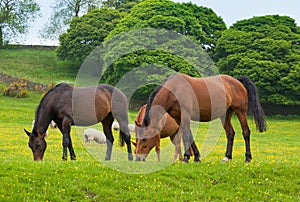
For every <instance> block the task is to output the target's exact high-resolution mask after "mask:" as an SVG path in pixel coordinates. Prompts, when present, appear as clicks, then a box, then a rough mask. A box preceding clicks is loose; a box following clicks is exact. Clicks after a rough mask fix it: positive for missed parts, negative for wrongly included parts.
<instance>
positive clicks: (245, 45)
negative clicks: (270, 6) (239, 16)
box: [214, 15, 300, 104]
mask: <svg viewBox="0 0 300 202" xmlns="http://www.w3.org/2000/svg"><path fill="white" fill-rule="evenodd" d="M214 59H215V61H216V62H217V66H218V67H219V68H220V72H221V73H226V74H230V75H232V76H234V77H238V76H241V75H247V76H248V77H250V78H251V79H252V80H253V81H254V82H255V83H256V85H257V87H258V89H259V93H260V98H261V100H262V102H264V103H276V104H300V27H298V26H297V25H296V23H295V21H294V19H292V18H290V17H287V16H278V15H269V16H261V17H253V18H251V19H247V20H242V21H238V22H236V23H235V24H233V25H232V26H231V27H230V28H229V29H228V30H226V31H224V32H223V35H222V37H221V38H220V39H219V41H218V43H217V46H216V49H215V50H214Z"/></svg>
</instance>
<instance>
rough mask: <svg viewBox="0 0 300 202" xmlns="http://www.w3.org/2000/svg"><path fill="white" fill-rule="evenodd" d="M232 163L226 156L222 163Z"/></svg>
mask: <svg viewBox="0 0 300 202" xmlns="http://www.w3.org/2000/svg"><path fill="white" fill-rule="evenodd" d="M229 161H230V159H229V158H228V157H227V156H225V157H224V158H223V159H222V163H227V162H229Z"/></svg>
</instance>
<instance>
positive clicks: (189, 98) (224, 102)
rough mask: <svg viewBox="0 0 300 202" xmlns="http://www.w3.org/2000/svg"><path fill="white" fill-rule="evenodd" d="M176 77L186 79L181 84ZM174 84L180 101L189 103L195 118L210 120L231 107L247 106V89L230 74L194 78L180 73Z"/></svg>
mask: <svg viewBox="0 0 300 202" xmlns="http://www.w3.org/2000/svg"><path fill="white" fill-rule="evenodd" d="M176 77H179V78H183V79H184V80H183V81H181V85H178V84H179V83H180V82H178V81H180V79H176ZM172 85H174V88H175V90H174V92H175V96H176V97H177V98H178V99H181V100H180V101H179V102H181V104H183V105H184V104H187V105H189V107H187V108H189V109H190V110H191V111H190V113H191V114H192V117H193V119H194V120H197V119H200V120H201V121H210V120H212V119H215V118H218V117H220V116H222V115H223V114H225V113H226V111H227V110H228V108H229V107H240V108H243V109H244V108H245V107H246V108H247V100H248V99H247V90H246V89H245V87H244V86H243V85H242V84H241V83H240V82H239V81H238V80H237V79H235V78H233V77H231V76H229V75H224V74H222V75H217V76H210V77H204V78H194V77H190V76H188V75H185V74H178V75H176V76H175V77H174V81H173V83H172ZM246 110H247V109H246Z"/></svg>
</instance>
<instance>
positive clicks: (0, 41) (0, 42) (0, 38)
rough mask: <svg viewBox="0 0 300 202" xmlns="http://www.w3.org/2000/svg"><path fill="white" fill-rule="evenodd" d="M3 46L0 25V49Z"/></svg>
mask: <svg viewBox="0 0 300 202" xmlns="http://www.w3.org/2000/svg"><path fill="white" fill-rule="evenodd" d="M2 48H3V32H2V27H0V49H2Z"/></svg>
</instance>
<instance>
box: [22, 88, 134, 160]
mask: <svg viewBox="0 0 300 202" xmlns="http://www.w3.org/2000/svg"><path fill="white" fill-rule="evenodd" d="M114 119H117V121H118V122H119V124H120V140H121V143H122V145H123V144H124V141H125V143H126V144H127V151H128V159H129V160H132V159H133V156H132V150H131V144H130V133H129V130H128V126H127V125H128V105H127V98H126V96H125V95H124V93H123V92H121V91H120V90H119V89H117V88H115V87H113V86H110V85H106V84H100V85H97V86H90V87H73V86H71V85H69V84H65V83H61V84H58V85H56V86H55V87H54V88H52V89H51V90H49V91H48V92H47V93H46V94H45V96H44V97H43V98H42V100H41V101H40V104H39V106H38V107H37V110H36V113H35V122H34V126H33V129H32V132H28V131H27V130H25V129H24V130H25V132H26V133H27V135H28V136H29V143H28V145H29V147H30V148H31V150H32V152H33V157H34V160H42V159H43V157H44V152H45V150H46V146H47V144H46V141H45V133H46V131H47V128H48V126H49V123H50V122H51V120H53V121H54V122H55V123H56V124H57V127H58V128H59V130H60V131H61V133H62V134H63V140H62V145H63V155H62V159H63V160H67V148H68V149H69V152H70V156H71V159H72V160H75V159H76V155H75V153H74V149H73V145H72V140H71V136H70V131H71V125H77V126H90V125H93V124H96V123H99V122H101V123H102V126H103V131H104V134H105V136H106V139H107V150H106V157H105V160H110V159H111V152H112V145H113V142H114V137H113V135H112V131H111V126H112V123H113V121H114Z"/></svg>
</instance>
